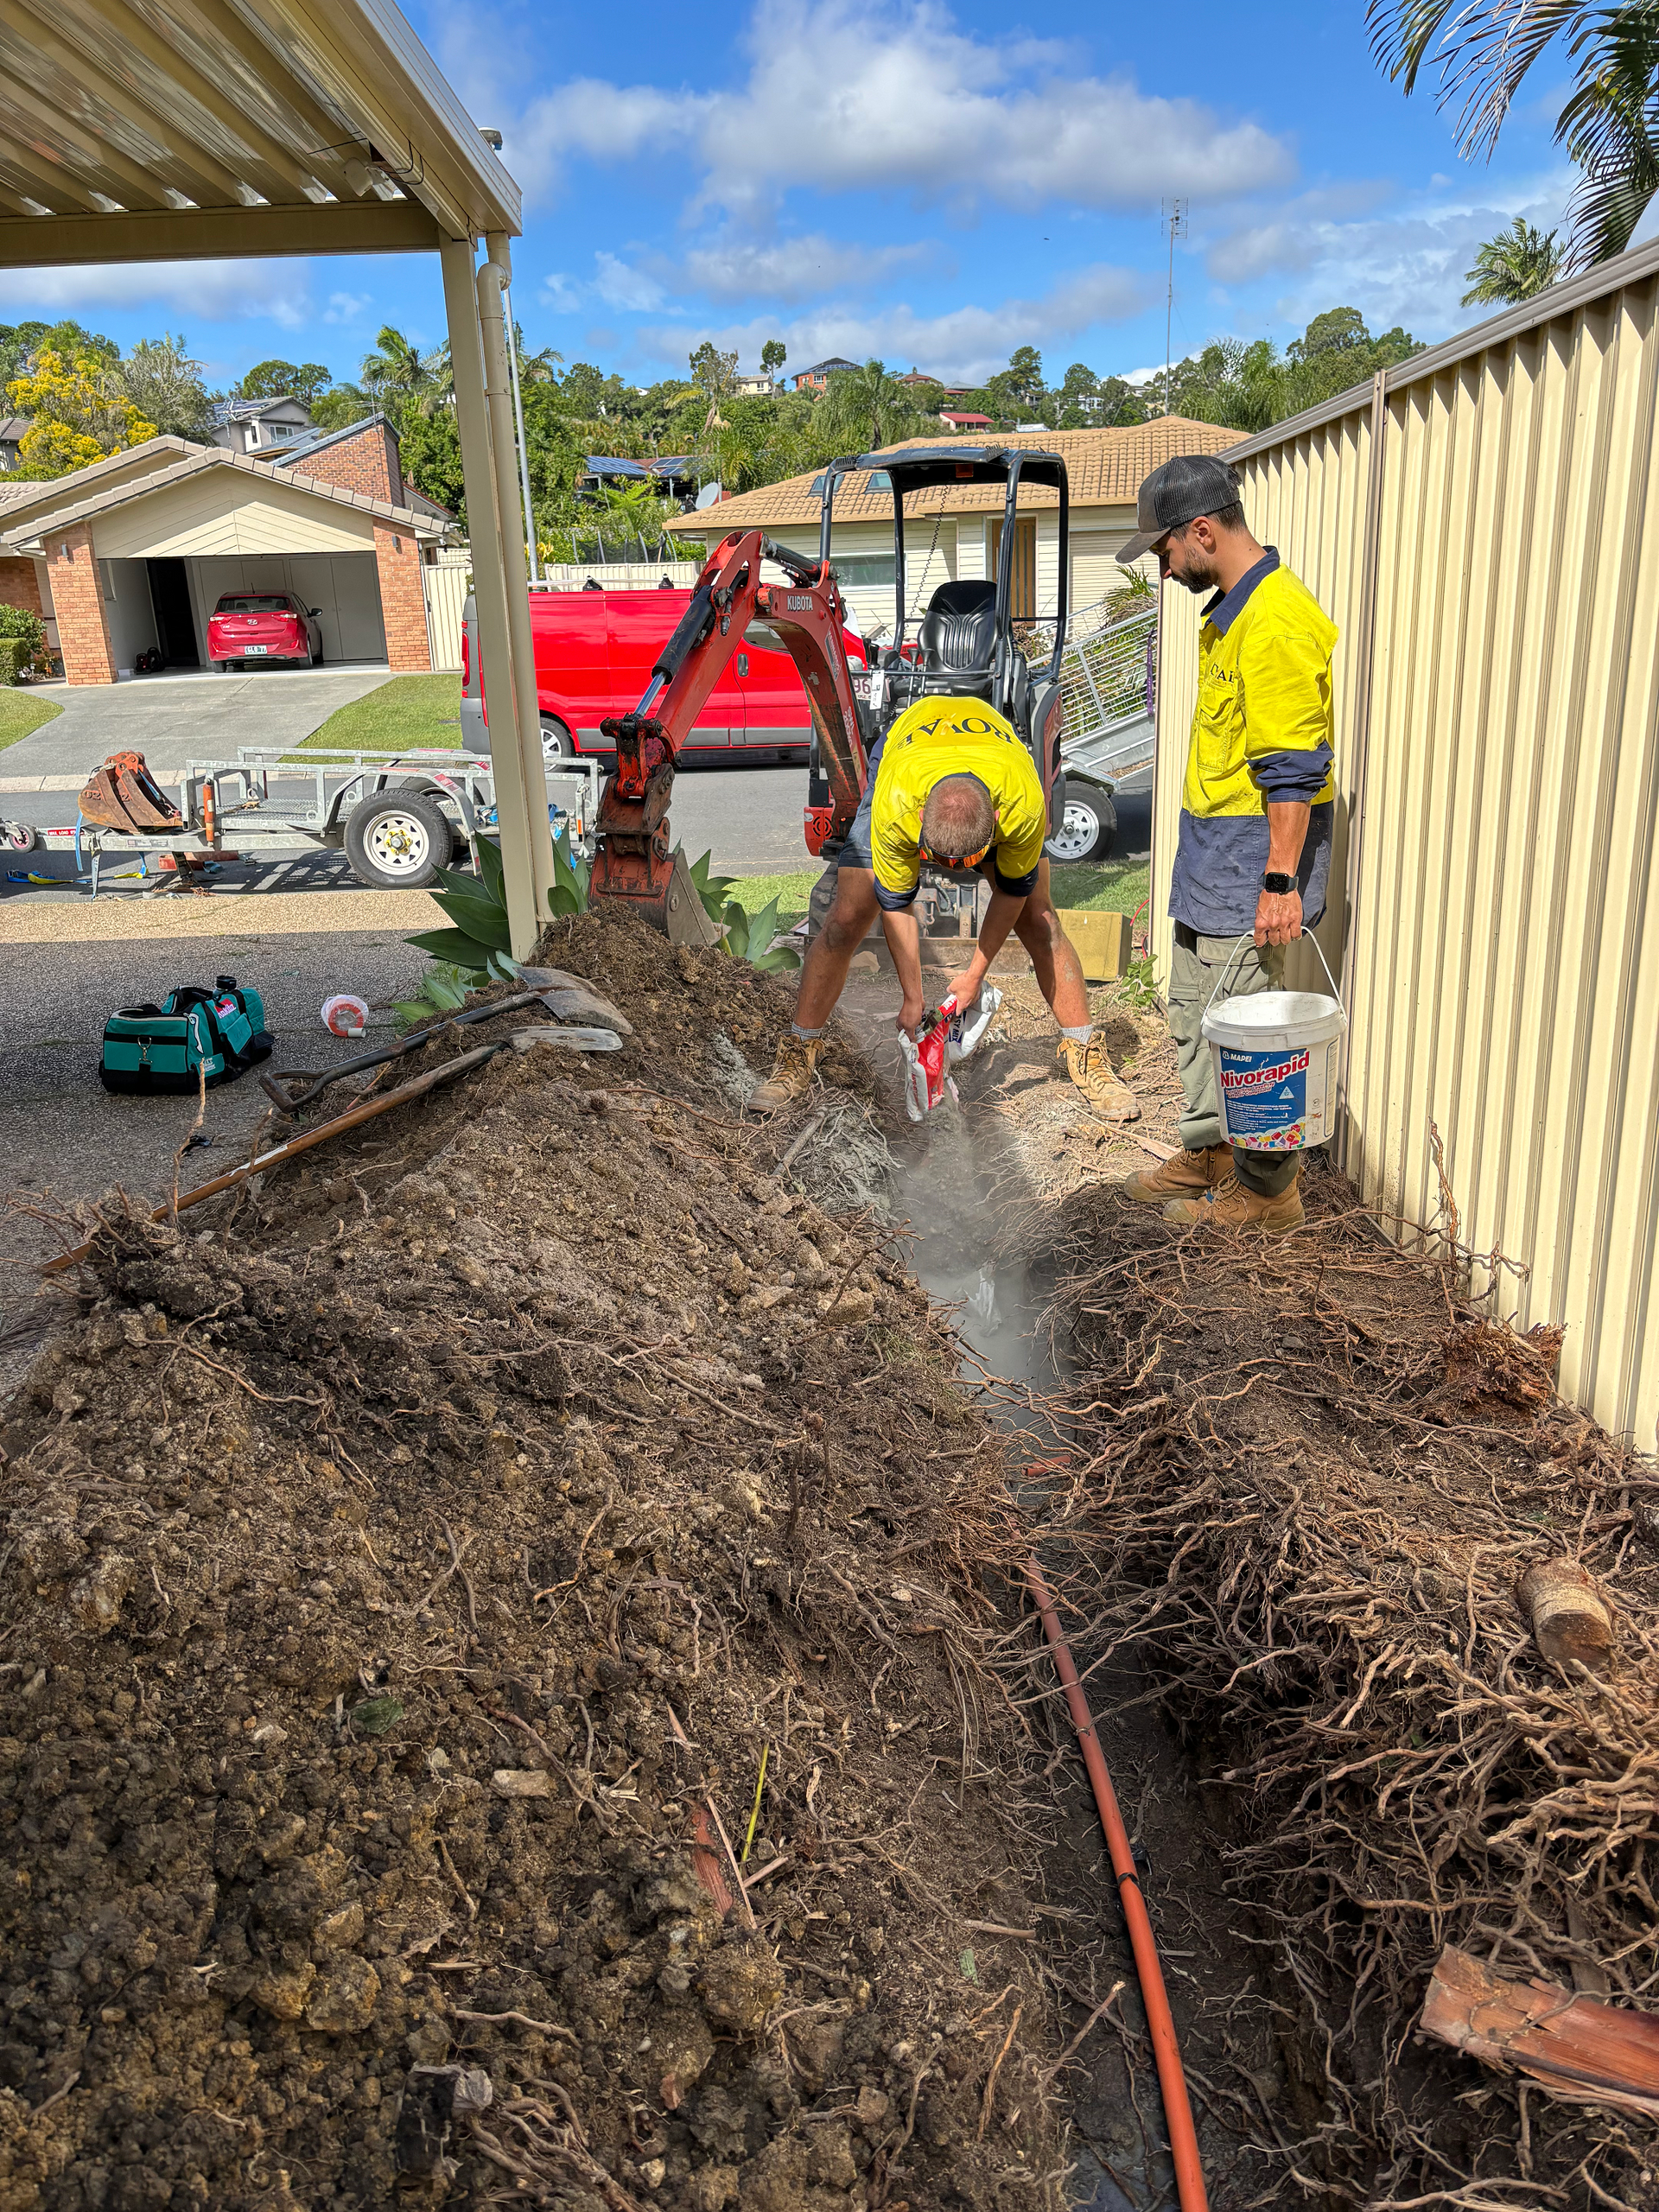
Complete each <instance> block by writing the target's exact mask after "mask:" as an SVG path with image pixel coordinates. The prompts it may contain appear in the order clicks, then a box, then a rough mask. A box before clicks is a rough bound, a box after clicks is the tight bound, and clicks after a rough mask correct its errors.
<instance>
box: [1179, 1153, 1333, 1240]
mask: <svg viewBox="0 0 1659 2212" xmlns="http://www.w3.org/2000/svg"><path fill="white" fill-rule="evenodd" d="M1300 1180H1301V1171H1300V1168H1299V1169H1298V1170H1297V1174H1296V1181H1295V1182H1291V1183H1287V1185H1285V1188H1284V1189H1283V1190H1282V1191H1281V1192H1278V1193H1277V1194H1276V1196H1274V1197H1273V1198H1268V1197H1266V1196H1265V1195H1264V1194H1263V1193H1262V1192H1260V1191H1250V1190H1247V1189H1246V1188H1245V1186H1244V1185H1243V1183H1241V1182H1240V1181H1239V1179H1238V1178H1237V1176H1236V1175H1230V1176H1228V1178H1227V1179H1226V1181H1225V1182H1224V1183H1221V1184H1219V1185H1217V1187H1216V1189H1214V1190H1213V1191H1205V1192H1203V1194H1202V1195H1201V1196H1200V1197H1198V1198H1176V1199H1174V1200H1173V1201H1172V1203H1171V1204H1170V1205H1166V1207H1165V1208H1164V1219H1165V1220H1166V1221H1173V1222H1175V1223H1177V1224H1179V1225H1180V1226H1181V1227H1183V1228H1189V1227H1192V1226H1194V1225H1196V1224H1207V1225H1208V1226H1209V1227H1210V1228H1211V1229H1232V1230H1239V1229H1265V1230H1270V1231H1272V1232H1273V1233H1274V1234H1275V1235H1277V1234H1279V1233H1281V1232H1282V1231H1283V1230H1287V1229H1300V1227H1301V1225H1302V1222H1303V1220H1304V1218H1305V1217H1304V1215H1303V1212H1302V1194H1301V1192H1300V1191H1299V1190H1298V1189H1297V1187H1296V1183H1298V1182H1300Z"/></svg>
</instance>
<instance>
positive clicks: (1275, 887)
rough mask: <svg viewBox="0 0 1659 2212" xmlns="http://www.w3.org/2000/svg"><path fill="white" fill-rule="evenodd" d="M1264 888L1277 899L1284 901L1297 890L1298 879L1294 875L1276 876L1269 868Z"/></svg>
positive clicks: (1263, 883)
mask: <svg viewBox="0 0 1659 2212" xmlns="http://www.w3.org/2000/svg"><path fill="white" fill-rule="evenodd" d="M1295 888H1296V879H1295V877H1294V875H1276V874H1274V871H1273V870H1272V869H1271V868H1269V869H1268V872H1267V874H1265V875H1264V876H1263V877H1262V889H1263V890H1264V891H1271V892H1272V893H1273V895H1274V898H1275V899H1282V898H1284V897H1285V896H1286V895H1287V893H1289V892H1292V891H1294V889H1295Z"/></svg>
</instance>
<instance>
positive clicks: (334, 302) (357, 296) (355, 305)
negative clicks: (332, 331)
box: [322, 292, 374, 323]
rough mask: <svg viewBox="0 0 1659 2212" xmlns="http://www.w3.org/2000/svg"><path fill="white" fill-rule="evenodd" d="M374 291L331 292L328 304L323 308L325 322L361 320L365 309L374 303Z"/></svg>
mask: <svg viewBox="0 0 1659 2212" xmlns="http://www.w3.org/2000/svg"><path fill="white" fill-rule="evenodd" d="M373 298H374V296H373V294H372V292H330V293H329V295H328V304H327V308H324V310H323V316H322V319H323V321H325V322H333V323H352V322H361V321H362V320H363V310H364V308H366V307H369V306H371V305H372V303H373Z"/></svg>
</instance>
